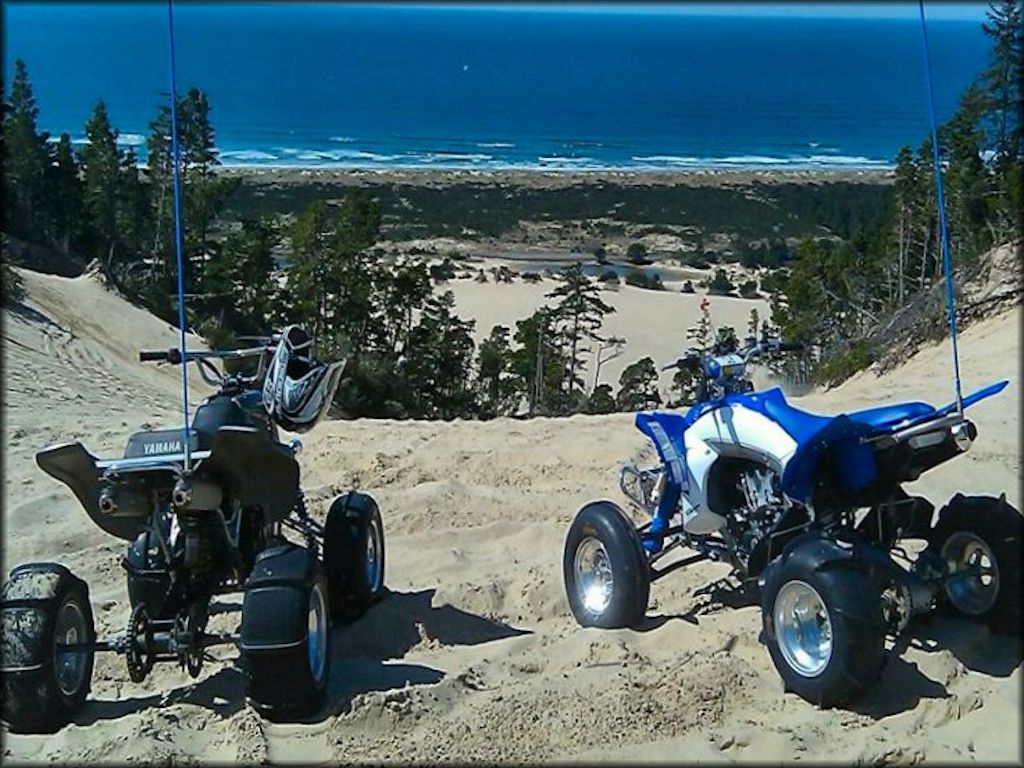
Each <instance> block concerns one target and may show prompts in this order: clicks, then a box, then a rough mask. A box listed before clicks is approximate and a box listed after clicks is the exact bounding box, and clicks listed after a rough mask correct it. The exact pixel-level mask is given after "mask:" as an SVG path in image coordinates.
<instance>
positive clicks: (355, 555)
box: [324, 491, 384, 621]
mask: <svg viewBox="0 0 1024 768" xmlns="http://www.w3.org/2000/svg"><path fill="white" fill-rule="evenodd" d="M324 568H325V569H326V571H327V590H328V595H329V596H330V601H331V609H332V610H333V611H334V615H335V617H336V618H339V619H345V620H349V621H351V620H352V619H355V618H358V617H359V616H361V615H362V614H363V613H364V612H365V611H366V610H367V609H368V608H369V607H370V606H371V605H373V604H374V603H375V602H377V601H378V600H379V599H380V598H381V597H382V596H383V594H384V523H383V521H382V520H381V516H380V510H379V509H378V508H377V503H376V502H375V501H374V500H373V498H372V497H371V496H368V495H367V494H365V493H359V492H358V491H349V492H347V493H343V494H341V495H340V496H338V497H337V498H335V499H334V501H333V502H331V506H330V509H329V510H328V512H327V520H326V522H325V525H324Z"/></svg>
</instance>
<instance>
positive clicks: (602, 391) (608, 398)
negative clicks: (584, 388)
mask: <svg viewBox="0 0 1024 768" xmlns="http://www.w3.org/2000/svg"><path fill="white" fill-rule="evenodd" d="M586 410H587V413H614V412H615V397H614V396H613V395H612V385H611V384H598V385H597V386H596V387H594V391H593V392H591V393H590V397H588V398H587V409H586Z"/></svg>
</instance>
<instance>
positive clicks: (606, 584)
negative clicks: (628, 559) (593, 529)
mask: <svg viewBox="0 0 1024 768" xmlns="http://www.w3.org/2000/svg"><path fill="white" fill-rule="evenodd" d="M573 568H574V571H575V574H576V596H577V598H578V599H579V602H580V604H581V605H582V606H583V610H584V611H586V613H587V615H589V616H591V617H595V618H596V617H598V616H601V615H602V614H603V613H604V612H605V611H606V610H607V609H608V605H609V604H610V603H611V601H612V590H613V589H614V587H615V580H614V579H613V578H612V564H611V560H610V559H609V558H608V551H607V550H606V549H605V548H604V544H602V543H601V542H600V541H599V540H598V539H596V538H594V537H593V536H587V537H586V538H585V539H583V541H581V542H580V543H579V546H577V547H576V556H575V557H574V558H573Z"/></svg>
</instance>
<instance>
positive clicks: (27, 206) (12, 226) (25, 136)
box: [3, 59, 49, 242]
mask: <svg viewBox="0 0 1024 768" xmlns="http://www.w3.org/2000/svg"><path fill="white" fill-rule="evenodd" d="M4 107H5V108H4V120H3V139H4V168H3V176H4V180H3V184H4V200H5V203H6V204H5V205H4V206H3V226H4V230H5V231H7V232H10V233H11V234H12V235H16V236H18V237H22V238H25V239H28V240H33V241H35V242H44V241H45V239H46V234H47V233H46V225H47V222H46V219H45V215H44V213H43V211H44V205H45V198H46V173H47V168H48V166H49V151H48V148H47V141H48V139H49V134H47V133H45V132H42V133H40V132H39V131H37V129H36V120H37V118H38V116H39V107H38V106H37V104H36V99H35V94H34V93H33V91H32V84H31V83H30V82H29V79H28V69H27V68H26V66H25V62H24V61H22V60H21V59H15V60H14V80H13V81H12V83H11V95H10V98H9V99H8V100H7V102H6V103H5V105H4Z"/></svg>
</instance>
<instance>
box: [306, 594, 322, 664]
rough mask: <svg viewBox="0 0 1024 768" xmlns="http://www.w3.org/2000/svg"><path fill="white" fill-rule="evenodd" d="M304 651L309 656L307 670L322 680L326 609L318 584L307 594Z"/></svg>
mask: <svg viewBox="0 0 1024 768" xmlns="http://www.w3.org/2000/svg"><path fill="white" fill-rule="evenodd" d="M306 653H307V655H308V656H309V671H310V672H311V673H312V675H313V679H314V680H315V681H316V682H317V684H319V683H320V682H321V681H322V680H323V676H324V669H325V667H326V662H327V611H326V610H325V606H324V595H323V591H322V590H321V589H320V585H319V584H314V585H313V591H312V592H310V595H309V616H308V620H307V626H306Z"/></svg>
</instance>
